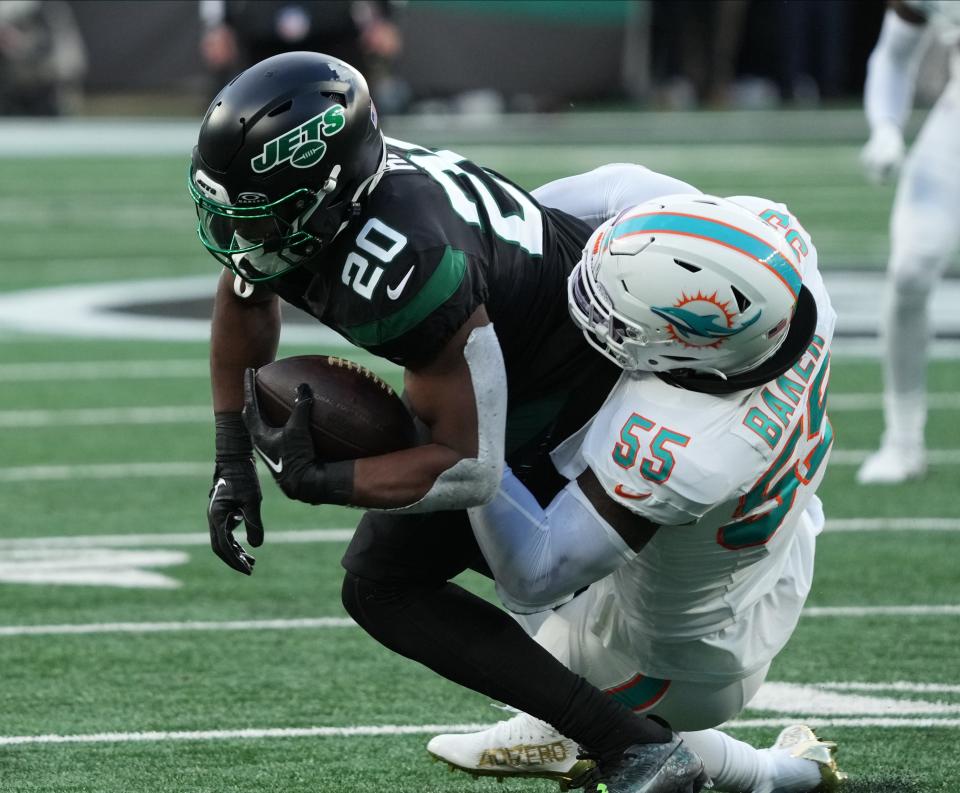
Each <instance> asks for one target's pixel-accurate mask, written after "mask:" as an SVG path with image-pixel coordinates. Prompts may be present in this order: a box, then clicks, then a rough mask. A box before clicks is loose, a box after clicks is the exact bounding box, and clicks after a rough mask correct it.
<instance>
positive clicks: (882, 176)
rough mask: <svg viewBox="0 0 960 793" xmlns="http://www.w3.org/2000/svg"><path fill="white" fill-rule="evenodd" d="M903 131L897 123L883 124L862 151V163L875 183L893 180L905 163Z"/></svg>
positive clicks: (867, 174) (865, 171)
mask: <svg viewBox="0 0 960 793" xmlns="http://www.w3.org/2000/svg"><path fill="white" fill-rule="evenodd" d="M903 154H904V144H903V133H902V132H900V128H899V127H897V126H896V125H895V124H882V125H880V126H878V127H877V128H876V129H874V130H873V132H872V133H871V135H870V140H868V141H867V144H866V145H865V146H864V147H863V149H862V150H861V151H860V164H861V165H863V170H864V173H866V176H867V179H869V180H870V181H871V182H872V183H873V184H884V183H886V182H890V181H892V180H893V179H894V178H895V177H896V175H897V173H898V172H899V170H900V165H901V164H902V163H903Z"/></svg>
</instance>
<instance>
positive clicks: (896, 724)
mask: <svg viewBox="0 0 960 793" xmlns="http://www.w3.org/2000/svg"><path fill="white" fill-rule="evenodd" d="M798 721H802V722H803V723H804V724H806V725H807V726H808V727H813V728H814V729H816V728H823V727H829V728H841V727H851V728H858V727H881V728H890V729H898V728H904V727H909V728H913V729H929V728H930V727H949V728H951V729H956V728H958V727H960V719H927V718H909V717H904V718H902V719H900V718H888V717H883V716H880V717H869V716H868V717H866V718H829V719H818V718H816V717H814V718H803V719H798V718H797V717H790V716H786V717H777V718H772V719H735V720H734V721H729V722H727V723H726V725H724V726H726V727H731V728H738V727H739V728H741V729H749V728H754V727H786V726H788V725H790V724H796V723H797V722H798Z"/></svg>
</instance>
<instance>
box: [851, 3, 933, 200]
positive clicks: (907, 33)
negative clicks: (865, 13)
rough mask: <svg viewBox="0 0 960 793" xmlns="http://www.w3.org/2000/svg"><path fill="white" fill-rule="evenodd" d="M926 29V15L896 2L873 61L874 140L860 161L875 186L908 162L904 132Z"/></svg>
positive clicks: (869, 101)
mask: <svg viewBox="0 0 960 793" xmlns="http://www.w3.org/2000/svg"><path fill="white" fill-rule="evenodd" d="M925 26H926V18H925V17H924V16H923V15H922V14H920V13H919V12H918V11H916V10H915V9H914V8H912V7H911V6H910V5H909V4H907V3H904V2H903V0H892V2H890V4H889V7H888V9H887V13H886V16H885V17H884V20H883V28H882V29H881V31H880V38H879V40H878V41H877V44H876V46H875V47H874V50H873V52H872V53H871V55H870V59H869V61H868V62H867V80H866V83H865V85H864V91H863V104H864V111H865V113H866V116H867V122H868V123H869V125H870V139H869V140H868V141H867V144H866V145H865V146H864V147H863V151H862V152H861V153H860V161H861V163H862V164H863V167H864V170H865V171H866V174H867V177H868V178H869V179H870V180H871V181H873V182H875V183H880V182H884V181H887V180H889V179H891V178H892V177H893V176H895V175H896V173H897V171H898V170H899V168H900V163H901V162H902V160H903V153H904V144H903V128H904V125H905V124H906V122H907V118H908V117H909V115H910V108H911V106H912V104H913V92H914V88H915V85H916V76H917V69H918V68H919V66H920V59H921V57H922V55H923V49H924V46H923V44H924V40H925V39H924V35H923V34H924V29H925Z"/></svg>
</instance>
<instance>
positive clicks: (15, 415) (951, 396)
mask: <svg viewBox="0 0 960 793" xmlns="http://www.w3.org/2000/svg"><path fill="white" fill-rule="evenodd" d="M129 371H130V372H136V371H140V370H138V369H130V370H129ZM143 371H145V372H150V368H149V367H147V368H146V369H144V370H143ZM203 374H205V372H204V373H203ZM198 376H200V373H198ZM928 396H929V400H928V406H929V407H930V409H932V410H957V409H960V394H955V393H935V394H929V395H928ZM881 407H882V397H881V395H880V394H867V393H863V394H860V393H849V394H834V395H832V396H831V397H830V412H831V413H840V412H849V411H865V410H879V409H880V408H881ZM211 421H212V408H211V407H210V406H209V405H157V406H154V407H107V408H66V409H62V410H59V409H58V410H30V409H24V410H0V427H10V428H13V429H18V428H22V427H69V426H92V425H96V426H112V425H125V424H135V425H136V424H146V425H150V424H202V423H209V422H211Z"/></svg>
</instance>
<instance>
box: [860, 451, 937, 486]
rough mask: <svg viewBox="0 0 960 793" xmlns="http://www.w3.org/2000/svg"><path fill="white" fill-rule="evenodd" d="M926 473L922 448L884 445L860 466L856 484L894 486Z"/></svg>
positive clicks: (924, 454) (925, 461) (925, 462)
mask: <svg viewBox="0 0 960 793" xmlns="http://www.w3.org/2000/svg"><path fill="white" fill-rule="evenodd" d="M926 472H927V454H926V452H925V451H924V448H923V446H899V445H895V444H892V443H884V444H883V445H882V446H881V447H880V449H879V450H878V451H875V452H874V453H873V454H871V455H870V456H869V457H867V459H866V460H864V461H863V465H861V466H860V470H859V471H857V482H858V483H859V484H861V485H896V484H900V483H901V482H906V481H907V480H908V479H918V478H920V477H921V476H923V475H924V474H925V473H926Z"/></svg>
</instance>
